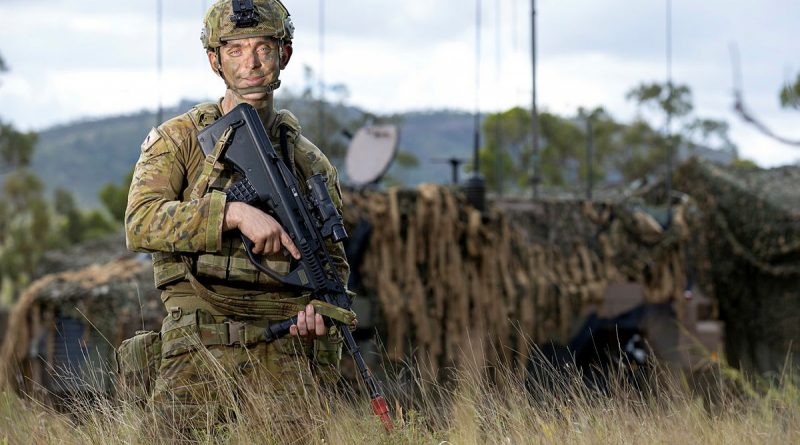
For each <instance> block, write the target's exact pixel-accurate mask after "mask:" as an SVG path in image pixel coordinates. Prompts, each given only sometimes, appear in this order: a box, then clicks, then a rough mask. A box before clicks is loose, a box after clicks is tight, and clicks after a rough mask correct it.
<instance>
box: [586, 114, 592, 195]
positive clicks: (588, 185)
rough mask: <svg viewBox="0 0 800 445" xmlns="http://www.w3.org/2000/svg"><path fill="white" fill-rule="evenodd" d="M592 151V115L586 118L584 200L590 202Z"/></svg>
mask: <svg viewBox="0 0 800 445" xmlns="http://www.w3.org/2000/svg"><path fill="white" fill-rule="evenodd" d="M593 151H594V147H593V146H592V115H591V114H589V115H587V116H586V199H587V200H589V201H591V199H592V187H593V185H594V183H593V181H594V178H593V176H594V174H593V171H592V170H593V169H592V158H593V157H594V156H593V154H592V152H593Z"/></svg>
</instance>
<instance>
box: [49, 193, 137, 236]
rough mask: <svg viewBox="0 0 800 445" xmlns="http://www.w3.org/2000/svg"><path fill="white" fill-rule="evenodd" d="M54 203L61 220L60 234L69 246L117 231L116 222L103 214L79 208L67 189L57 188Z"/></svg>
mask: <svg viewBox="0 0 800 445" xmlns="http://www.w3.org/2000/svg"><path fill="white" fill-rule="evenodd" d="M53 203H54V209H55V212H56V214H57V215H58V216H59V217H60V219H61V224H60V227H59V228H58V232H59V234H60V235H61V236H62V237H63V238H65V239H66V241H67V242H68V243H69V244H76V243H80V242H83V241H87V240H91V239H96V238H99V237H101V236H104V235H108V234H109V233H111V232H113V231H114V230H115V229H117V225H116V224H115V223H114V221H111V220H109V219H108V217H107V216H106V215H105V214H104V213H103V212H101V211H99V210H89V211H82V210H81V209H80V208H78V205H77V204H76V202H75V198H74V197H73V195H72V193H71V192H69V191H68V190H66V189H63V188H57V189H56V190H55V192H53ZM123 212H124V208H123Z"/></svg>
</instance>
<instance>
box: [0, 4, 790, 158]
mask: <svg viewBox="0 0 800 445" xmlns="http://www.w3.org/2000/svg"><path fill="white" fill-rule="evenodd" d="M210 1H211V0H205V1H200V2H197V1H189V0H183V1H166V2H164V23H165V26H164V42H165V43H164V47H163V56H164V59H163V60H164V70H165V71H164V74H163V77H162V81H161V84H160V85H161V86H160V89H161V93H162V94H161V95H162V101H163V103H164V104H172V103H175V102H177V101H178V100H180V99H181V98H206V97H213V96H217V95H219V94H220V93H221V88H222V87H221V83H220V81H219V79H217V78H215V77H214V75H213V74H211V73H210V71H209V70H208V67H207V64H206V61H205V58H204V56H203V52H202V49H201V48H200V43H199V39H198V36H199V29H200V24H201V23H200V22H201V17H202V13H203V11H202V9H203V6H204V5H208V4H209V3H210ZM496 1H500V2H502V3H501V4H499V9H498V4H497V3H495V1H493V0H484V1H483V2H482V3H483V13H484V16H483V21H482V22H483V30H482V46H481V53H482V71H481V97H480V104H481V106H482V108H483V109H484V110H496V109H499V108H506V107H510V106H515V105H519V106H524V107H529V106H530V100H531V98H530V96H531V77H530V47H529V44H530V33H529V24H530V22H529V20H530V9H529V8H530V2H529V1H528V0H496ZM537 5H538V15H537V17H538V25H539V29H538V33H537V41H538V53H539V66H538V78H537V79H538V84H537V85H538V99H539V106H540V109H542V110H549V111H553V112H557V113H564V114H571V113H574V111H575V109H576V108H577V107H578V106H598V105H603V106H605V107H606V108H607V109H608V110H609V111H610V112H611V113H612V114H613V115H614V116H615V117H617V118H618V119H627V118H630V117H631V116H632V115H633V113H634V107H633V105H632V104H630V103H628V102H626V101H625V99H624V94H625V92H626V91H628V90H629V89H630V88H632V87H633V86H635V85H636V84H637V83H639V82H641V81H658V80H662V79H663V78H664V76H665V66H664V59H665V37H664V33H665V17H664V12H665V11H664V2H631V1H630V0H606V1H603V2H598V1H596V0H570V1H568V2H565V1H561V0H540V1H539V2H537ZM287 6H288V7H289V8H290V9H291V11H292V14H293V18H294V22H295V24H296V26H297V38H296V40H295V55H294V58H293V61H292V63H291V64H290V66H289V68H288V69H287V71H285V72H284V74H283V79H284V84H285V85H286V86H287V88H292V89H295V90H300V89H302V88H303V87H304V83H305V79H304V78H303V70H302V66H303V65H304V64H307V65H309V66H311V67H312V68H314V69H315V70H318V69H319V54H318V48H319V36H318V34H317V32H318V22H317V20H318V12H319V11H318V2H317V1H302V2H300V1H294V2H293V1H291V0H289V1H287ZM474 6H475V3H474V2H472V1H467V2H465V1H463V0H437V1H431V0H409V1H406V2H400V3H398V2H392V1H389V0H370V1H367V2H365V1H362V0H336V1H335V2H334V1H330V0H329V1H327V2H326V7H325V17H326V24H325V29H326V34H327V37H326V41H325V48H326V55H325V67H324V73H325V79H326V81H327V83H329V84H333V83H344V84H346V85H347V86H348V88H349V90H350V92H351V95H350V101H351V103H353V104H355V105H359V106H362V107H364V108H367V109H370V110H372V111H377V112H395V111H402V110H409V109H419V108H426V107H431V108H445V107H448V108H461V109H465V110H472V109H473V107H474V102H475V98H474V96H475V92H474V54H473V52H474V42H475V34H474V23H475V18H474ZM498 10H499V13H500V16H499V19H500V20H499V21H498V16H497V12H498ZM0 16H2V17H3V26H2V27H0V42H5V43H0V53H2V55H3V56H4V58H5V60H6V62H7V64H8V65H9V66H10V67H11V69H12V71H11V72H10V73H8V74H6V75H4V76H3V77H2V79H0V82H2V84H0V103H2V105H3V107H0V117H2V118H3V119H4V120H12V121H13V122H15V123H17V124H18V125H20V126H22V127H24V128H31V127H33V128H42V127H44V126H46V125H51V124H53V123H60V122H64V121H67V120H70V119H75V118H79V117H83V116H99V115H104V114H114V113H119V112H129V111H135V110H139V109H141V108H145V107H147V108H154V107H155V106H156V105H157V103H158V91H159V86H158V82H157V77H156V73H155V64H156V54H155V42H156V33H155V3H154V2H138V1H137V2H134V1H120V2H113V3H109V2H107V1H99V0H82V1H77V0H51V1H49V2H42V3H30V2H21V1H9V0H5V1H3V2H2V3H0ZM798 17H800V4H798V2H796V1H794V0H765V1H762V2H743V1H735V2H730V1H726V0H706V1H703V2H673V18H674V20H673V26H674V28H673V31H674V32H673V55H674V68H673V73H674V78H675V81H676V82H678V83H685V84H688V85H689V86H690V87H691V88H692V90H693V93H694V101H695V105H696V111H697V114H698V115H701V116H707V117H713V118H722V119H726V120H728V122H730V123H731V125H732V128H731V133H732V135H733V137H734V140H735V142H736V143H738V145H739V146H740V148H741V152H742V154H743V155H744V156H746V157H751V158H754V159H757V160H758V161H759V162H760V163H762V164H763V165H775V164H779V163H787V162H794V161H796V159H797V158H798V154H797V153H800V152H798V151H797V150H794V149H791V148H787V147H782V146H780V145H779V144H777V143H775V142H773V141H771V140H769V139H768V138H765V137H763V136H761V135H759V134H758V133H757V132H756V131H755V130H753V129H752V128H750V127H747V126H746V125H745V124H743V123H742V122H740V121H739V120H738V118H737V117H736V116H735V115H733V113H732V111H731V102H732V94H731V89H732V81H731V77H732V76H731V64H730V60H729V59H730V56H729V44H730V42H737V43H738V45H739V48H740V52H741V60H742V68H743V77H744V87H745V92H746V95H747V100H748V104H749V105H750V107H751V108H752V109H753V111H754V112H755V113H756V114H758V115H759V117H760V118H761V119H763V120H764V121H766V122H767V123H768V124H770V125H771V126H772V127H773V128H774V129H775V131H776V132H780V133H782V134H783V133H786V136H787V137H795V138H800V134H791V133H792V131H793V130H794V128H796V122H797V119H798V113H796V112H795V113H792V112H787V111H782V110H779V109H778V105H777V90H778V88H779V87H780V85H781V83H782V82H783V81H785V80H786V77H787V76H788V75H793V73H796V72H797V71H798V70H800V62H798V61H797V57H796V55H797V54H800V39H797V38H796V35H797V31H796V24H797V19H798ZM34 20H35V23H34ZM498 23H500V27H499V28H497V27H496V25H497V24H498ZM787 73H789V74H788V75H787ZM795 133H796V132H795Z"/></svg>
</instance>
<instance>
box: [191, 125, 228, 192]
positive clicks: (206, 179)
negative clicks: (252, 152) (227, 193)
mask: <svg viewBox="0 0 800 445" xmlns="http://www.w3.org/2000/svg"><path fill="white" fill-rule="evenodd" d="M232 134H233V127H228V128H227V129H225V131H224V132H223V133H222V136H220V138H219V139H217V143H216V144H214V151H212V152H211V154H209V155H208V156H206V159H205V162H204V163H203V170H202V172H201V173H200V176H199V177H198V181H197V182H196V183H195V185H194V188H193V189H192V192H191V194H190V195H189V196H190V197H191V198H192V199H200V198H201V197H202V196H203V195H205V193H206V191H207V190H208V185H209V184H211V183H213V182H214V179H216V177H217V176H219V174H220V173H222V170H223V166H222V164H221V163H220V162H219V157H220V155H221V154H222V149H223V148H225V145H227V143H228V139H230V137H231V135H232Z"/></svg>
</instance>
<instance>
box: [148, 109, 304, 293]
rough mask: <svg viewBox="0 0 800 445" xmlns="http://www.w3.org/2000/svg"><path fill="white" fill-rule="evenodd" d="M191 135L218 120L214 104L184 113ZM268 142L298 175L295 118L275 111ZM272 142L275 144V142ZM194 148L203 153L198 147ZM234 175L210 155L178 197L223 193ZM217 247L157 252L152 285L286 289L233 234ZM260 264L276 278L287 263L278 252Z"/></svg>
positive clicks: (246, 289) (227, 235) (261, 257)
mask: <svg viewBox="0 0 800 445" xmlns="http://www.w3.org/2000/svg"><path fill="white" fill-rule="evenodd" d="M187 114H188V116H189V118H190V120H191V121H192V124H193V125H194V127H195V130H196V132H195V133H194V134H193V136H192V137H194V136H195V135H196V134H197V132H199V131H200V130H202V129H204V128H206V127H207V126H209V125H211V124H212V123H214V122H215V121H216V120H217V119H219V117H220V116H221V111H220V109H219V107H218V106H217V104H216V103H214V102H208V103H202V104H199V105H195V106H194V107H193V108H192V109H191V110H190V111H189V112H188V113H187ZM267 133H268V134H269V136H270V139H273V141H272V142H273V143H275V142H278V144H276V145H277V146H278V147H279V148H280V149H279V150H277V151H278V155H279V156H280V157H281V158H282V159H283V160H284V162H286V165H287V166H289V167H290V169H291V170H292V172H293V173H294V174H295V176H297V173H298V170H297V168H296V165H295V162H294V155H295V150H294V148H295V144H294V142H295V141H296V139H297V138H298V137H299V134H300V125H299V122H298V120H297V118H296V117H295V116H294V115H293V114H292V113H290V112H289V111H286V110H281V111H278V112H277V114H276V118H275V121H274V123H273V124H272V125H271V126H270V128H268V129H267ZM276 139H277V141H275V140H276ZM193 148H194V149H196V150H197V151H199V152H200V154H199V156H203V155H202V151H201V150H200V146H199V145H198V144H194V147H193ZM239 179H241V178H240V176H239V173H238V172H235V171H234V170H233V169H231V168H229V167H227V166H225V165H224V164H223V163H222V162H219V161H218V160H217V159H215V158H214V156H213V155H209V156H206V157H205V160H204V161H203V164H202V168H201V169H200V172H199V173H198V174H196V175H195V177H193V178H187V183H186V187H185V189H184V190H185V191H184V193H183V197H182V199H200V198H201V197H202V196H203V195H205V194H206V193H209V192H211V193H213V192H222V191H223V190H225V189H226V188H227V187H228V186H230V185H231V184H233V183H234V182H236V181H238V180H239ZM221 246H222V249H221V251H220V252H214V253H199V254H186V253H171V252H157V253H154V254H153V272H154V278H155V284H156V287H157V288H159V289H162V290H163V289H165V288H166V287H167V286H169V285H170V284H173V283H176V282H179V281H182V280H184V279H185V280H188V281H190V282H192V284H197V282H198V281H202V282H204V283H208V284H224V285H225V286H229V287H234V288H241V289H242V290H243V292H245V293H246V292H252V291H261V292H280V291H284V290H286V289H285V288H284V285H283V284H281V283H279V282H277V281H276V280H274V279H273V278H271V277H269V276H267V275H266V274H264V273H262V272H261V271H259V270H258V269H257V268H256V267H255V266H253V264H252V263H251V262H250V259H249V257H248V255H247V252H246V251H245V248H244V246H243V244H242V241H241V238H240V237H239V235H238V232H237V231H230V232H224V233H223V234H222V244H221ZM259 259H260V261H261V263H262V265H263V266H265V267H267V268H269V269H272V270H274V271H275V272H277V273H279V274H285V273H286V272H288V271H289V267H290V260H289V258H288V257H287V256H284V255H283V254H282V253H277V254H272V255H261V256H260V257H259Z"/></svg>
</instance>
